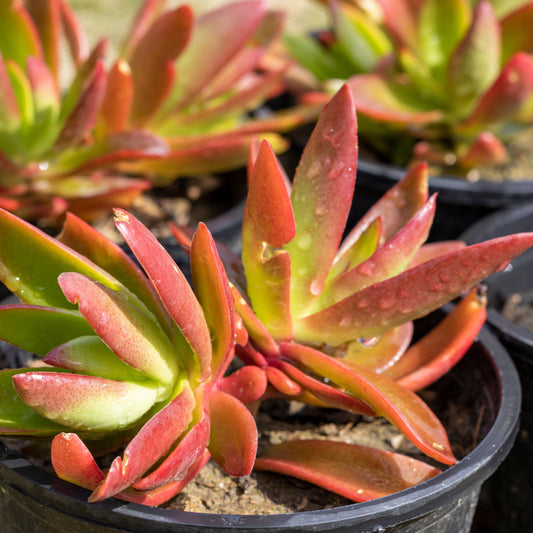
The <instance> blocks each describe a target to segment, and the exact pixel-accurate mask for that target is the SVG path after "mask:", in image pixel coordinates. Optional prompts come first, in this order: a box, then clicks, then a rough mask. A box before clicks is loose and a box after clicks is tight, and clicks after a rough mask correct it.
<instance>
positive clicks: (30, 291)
mask: <svg viewBox="0 0 533 533" xmlns="http://www.w3.org/2000/svg"><path fill="white" fill-rule="evenodd" d="M35 257H39V261H35ZM62 272H80V273H83V274H86V275H87V276H89V277H91V278H93V279H95V280H97V281H100V282H101V283H104V284H105V285H106V286H108V287H112V288H114V289H119V288H120V284H119V283H118V281H117V280H116V279H114V278H113V277H112V276H110V275H109V274H107V273H106V272H104V271H103V270H102V269H100V268H99V267H97V266H96V265H94V264H93V263H91V261H89V260H87V259H85V258H84V257H82V256H81V255H79V254H78V253H76V252H74V251H73V250H71V249H70V248H68V247H67V246H65V245H63V244H61V243H60V242H58V241H56V240H54V239H52V238H51V237H49V236H48V235H46V234H45V233H44V232H42V231H40V230H39V229H37V228H36V227H35V226H33V225H31V224H29V223H27V222H25V221H23V220H21V219H19V218H17V217H15V216H14V215H12V214H10V213H8V212H7V211H4V210H0V279H1V280H2V282H3V283H4V284H5V285H6V286H7V287H8V288H9V289H10V290H11V291H12V292H14V293H15V294H17V295H18V296H19V297H20V298H21V300H22V301H24V302H26V303H29V304H35V305H44V306H52V307H61V308H65V307H68V308H70V307H71V306H70V304H69V303H68V301H67V300H66V298H65V296H64V295H63V293H62V291H61V289H60V287H59V285H58V283H57V278H58V277H59V275H60V274H61V273H62Z"/></svg>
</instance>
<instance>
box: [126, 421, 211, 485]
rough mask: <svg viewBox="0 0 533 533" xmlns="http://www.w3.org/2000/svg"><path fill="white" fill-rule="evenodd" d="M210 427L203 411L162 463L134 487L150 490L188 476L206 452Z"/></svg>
mask: <svg viewBox="0 0 533 533" xmlns="http://www.w3.org/2000/svg"><path fill="white" fill-rule="evenodd" d="M209 429H210V420H209V417H208V416H207V415H206V414H205V413H203V414H202V416H201V418H200V419H199V420H198V421H196V422H195V423H194V424H193V425H192V427H191V428H190V429H189V431H187V433H186V434H185V436H184V437H183V438H182V439H181V440H180V442H179V443H178V444H177V446H175V447H174V449H173V450H172V451H171V452H170V453H169V454H168V456H167V457H166V458H165V459H164V460H163V461H162V462H161V464H160V465H159V466H158V467H157V468H156V469H155V470H154V471H152V472H150V473H149V474H148V475H147V476H146V477H144V478H142V479H140V480H139V481H137V482H136V483H135V484H134V487H135V488H136V489H138V490H143V491H144V490H150V489H153V488H156V487H158V486H161V484H164V483H169V482H171V481H175V480H182V479H184V478H186V476H187V475H188V472H189V469H191V468H194V464H195V463H196V462H197V461H198V460H199V459H200V458H201V457H202V456H203V455H204V453H205V452H206V446H207V443H208V441H209Z"/></svg>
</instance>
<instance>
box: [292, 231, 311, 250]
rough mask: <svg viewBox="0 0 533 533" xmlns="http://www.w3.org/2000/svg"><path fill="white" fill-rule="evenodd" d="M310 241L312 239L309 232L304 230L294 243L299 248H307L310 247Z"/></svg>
mask: <svg viewBox="0 0 533 533" xmlns="http://www.w3.org/2000/svg"><path fill="white" fill-rule="evenodd" d="M312 241H313V239H312V237H311V234H310V233H308V232H306V233H303V234H302V235H300V236H299V237H298V240H297V241H296V244H297V245H298V248H300V249H301V250H308V249H309V248H310V247H311V243H312Z"/></svg>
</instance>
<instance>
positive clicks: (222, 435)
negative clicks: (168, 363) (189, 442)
mask: <svg viewBox="0 0 533 533" xmlns="http://www.w3.org/2000/svg"><path fill="white" fill-rule="evenodd" d="M209 411H210V417H211V435H210V438H209V447H208V448H209V452H210V453H211V456H212V457H213V459H214V460H215V461H216V462H217V463H218V464H219V465H220V466H221V467H222V468H223V470H224V472H226V473H227V474H229V475H230V476H247V475H248V474H250V472H251V471H252V467H253V464H254V460H255V456H256V450H257V428H256V425H255V420H254V418H253V416H252V415H251V413H250V411H248V409H247V408H246V407H245V406H244V405H243V404H242V403H241V402H240V401H239V400H237V399H236V398H234V397H233V396H230V395H229V394H226V393H225V392H222V391H220V390H216V391H213V392H212V393H211V395H210V401H209Z"/></svg>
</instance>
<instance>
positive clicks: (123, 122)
mask: <svg viewBox="0 0 533 533" xmlns="http://www.w3.org/2000/svg"><path fill="white" fill-rule="evenodd" d="M132 101H133V81H132V76H131V69H130V66H129V65H128V63H127V62H126V61H125V60H124V59H119V60H118V61H117V62H116V63H115V64H114V65H113V66H112V67H111V68H110V70H109V73H108V75H107V84H106V90H105V94H104V98H103V100H102V105H101V107H100V112H99V122H100V124H99V126H100V128H101V129H103V132H104V134H109V133H116V132H119V131H123V130H124V129H125V128H126V126H127V124H128V119H129V116H130V112H131V105H132Z"/></svg>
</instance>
